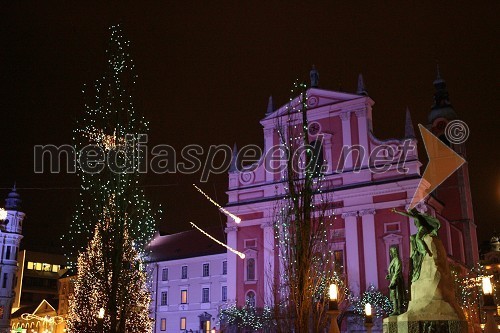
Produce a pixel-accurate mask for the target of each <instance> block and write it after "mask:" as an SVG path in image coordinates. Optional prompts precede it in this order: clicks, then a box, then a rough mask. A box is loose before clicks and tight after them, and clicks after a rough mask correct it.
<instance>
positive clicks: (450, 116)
mask: <svg viewBox="0 0 500 333" xmlns="http://www.w3.org/2000/svg"><path fill="white" fill-rule="evenodd" d="M438 118H445V119H447V120H449V121H451V120H455V119H457V118H458V116H457V114H456V113H455V110H453V108H452V107H451V105H450V106H445V107H441V108H436V109H432V110H431V112H430V113H429V117H428V121H429V124H432V123H433V122H434V120H436V119H438Z"/></svg>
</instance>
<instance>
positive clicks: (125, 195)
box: [63, 26, 155, 256]
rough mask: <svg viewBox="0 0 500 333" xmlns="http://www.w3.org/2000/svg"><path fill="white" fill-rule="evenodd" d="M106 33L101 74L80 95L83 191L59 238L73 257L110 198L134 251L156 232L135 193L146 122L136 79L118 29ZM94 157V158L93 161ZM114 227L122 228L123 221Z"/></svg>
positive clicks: (139, 191) (77, 138) (147, 207)
mask: <svg viewBox="0 0 500 333" xmlns="http://www.w3.org/2000/svg"><path fill="white" fill-rule="evenodd" d="M110 30H111V38H110V42H109V48H108V50H107V55H108V60H107V66H106V70H105V73H104V75H103V76H102V78H100V79H98V80H96V82H95V84H94V88H93V89H84V90H83V93H84V96H85V99H86V102H85V107H84V114H83V116H82V118H81V119H79V120H77V126H76V128H75V129H74V131H73V141H74V144H75V149H76V150H77V152H79V163H78V164H77V166H78V168H77V170H78V175H79V176H80V178H81V191H80V194H79V204H78V205H77V208H76V211H75V213H74V214H73V218H72V222H71V226H70V230H69V232H68V234H67V235H64V236H63V240H64V241H65V242H64V243H65V245H66V251H67V253H68V254H69V255H73V256H76V255H77V254H78V252H79V251H81V250H82V249H83V248H85V246H86V244H87V242H88V240H89V238H90V237H91V235H92V233H93V231H94V227H95V225H96V223H97V216H99V214H100V213H101V212H102V211H103V209H104V207H105V206H106V204H107V203H108V199H109V197H110V196H111V195H115V200H116V202H117V206H118V207H119V210H120V211H121V212H123V213H128V216H129V232H130V236H131V237H132V239H134V245H135V246H136V248H137V249H142V248H143V247H144V246H145V245H146V244H147V243H148V242H149V240H150V239H151V237H152V235H153V233H154V229H155V212H154V211H153V209H152V207H151V204H150V202H149V201H148V200H147V199H146V197H145V194H144V190H143V188H141V187H139V182H140V179H141V175H142V174H144V172H145V171H146V170H147V169H146V167H147V165H146V160H145V153H146V151H145V143H146V142H147V134H148V132H149V128H148V122H147V121H146V120H145V119H144V118H143V117H142V116H140V115H139V114H138V112H137V111H136V109H135V107H134V103H133V96H132V94H133V91H134V86H135V80H136V78H137V75H136V74H135V72H134V63H133V60H132V58H131V56H130V54H129V41H128V40H126V39H125V37H124V35H123V31H122V29H121V27H120V26H113V27H111V28H110ZM93 153H95V154H97V155H98V156H97V157H95V156H94V157H92V156H91V154H93ZM96 160H100V161H101V160H102V161H103V162H102V163H101V162H95V161H96ZM121 219H123V216H122V218H121ZM117 222H118V223H120V224H123V220H119V221H117Z"/></svg>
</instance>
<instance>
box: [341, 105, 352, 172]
mask: <svg viewBox="0 0 500 333" xmlns="http://www.w3.org/2000/svg"><path fill="white" fill-rule="evenodd" d="M340 119H342V145H343V147H347V148H350V147H351V146H352V140H351V113H350V112H342V113H341V114H340ZM345 151H346V149H342V152H345ZM343 160H344V167H345V168H346V170H350V169H352V157H349V158H348V159H346V156H343Z"/></svg>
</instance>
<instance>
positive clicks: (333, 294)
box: [326, 283, 340, 333]
mask: <svg viewBox="0 0 500 333" xmlns="http://www.w3.org/2000/svg"><path fill="white" fill-rule="evenodd" d="M328 291H329V292H328V294H329V298H330V300H329V301H328V310H327V311H326V313H327V314H329V315H330V320H331V321H330V330H329V331H328V333H340V330H339V325H338V324H337V317H338V316H339V304H338V294H339V289H338V287H337V285H336V284H335V283H332V284H331V285H330V288H329V290H328Z"/></svg>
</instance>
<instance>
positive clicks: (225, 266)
mask: <svg viewBox="0 0 500 333" xmlns="http://www.w3.org/2000/svg"><path fill="white" fill-rule="evenodd" d="M226 274H227V261H223V262H222V275H226Z"/></svg>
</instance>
